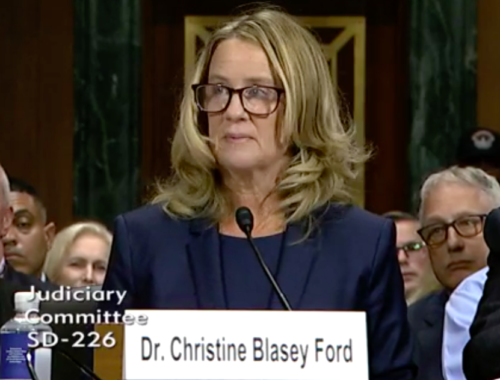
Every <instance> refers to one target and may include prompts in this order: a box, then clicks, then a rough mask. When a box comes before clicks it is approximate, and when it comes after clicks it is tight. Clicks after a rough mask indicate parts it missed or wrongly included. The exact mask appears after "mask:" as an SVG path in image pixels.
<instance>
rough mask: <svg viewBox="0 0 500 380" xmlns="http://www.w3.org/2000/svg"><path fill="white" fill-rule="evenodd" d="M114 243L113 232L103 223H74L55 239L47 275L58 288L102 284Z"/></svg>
mask: <svg viewBox="0 0 500 380" xmlns="http://www.w3.org/2000/svg"><path fill="white" fill-rule="evenodd" d="M111 241H112V236H111V233H110V232H109V231H108V229H107V228H106V227H105V226H104V225H102V224H101V223H97V222H92V221H88V222H80V223H74V224H72V225H70V226H68V227H66V228H64V229H63V230H61V231H60V232H59V233H58V234H57V235H56V237H55V238H54V242H53V244H52V247H51V249H50V250H49V252H48V253H47V256H46V258H45V264H44V273H45V275H46V276H47V278H48V279H49V280H50V281H51V282H53V283H55V284H57V285H65V286H72V287H79V286H87V285H101V284H102V283H103V281H104V276H105V274H106V268H107V265H108V259H109V252H110V248H111Z"/></svg>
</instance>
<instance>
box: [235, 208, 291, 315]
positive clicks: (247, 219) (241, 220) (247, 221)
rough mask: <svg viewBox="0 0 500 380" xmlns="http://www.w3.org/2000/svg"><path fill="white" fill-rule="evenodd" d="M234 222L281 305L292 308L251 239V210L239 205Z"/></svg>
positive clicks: (288, 308) (287, 308) (289, 309)
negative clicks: (248, 244)
mask: <svg viewBox="0 0 500 380" xmlns="http://www.w3.org/2000/svg"><path fill="white" fill-rule="evenodd" d="M235 217H236V222H237V223H238V227H240V230H241V231H242V232H243V233H244V234H245V236H246V237H247V240H248V243H250V246H251V247H252V251H253V252H254V253H255V256H257V260H258V262H259V264H260V266H261V267H262V269H263V270H264V273H265V274H266V276H267V278H268V280H269V282H270V283H271V285H272V287H273V290H274V291H275V292H276V294H277V295H278V298H279V299H280V301H281V304H282V305H283V307H284V308H285V309H286V310H288V311H292V308H291V307H290V304H289V303H288V300H287V299H286V297H285V295H284V294H283V292H282V290H281V288H280V286H279V285H278V283H277V282H276V280H275V278H274V276H273V275H272V273H271V271H270V270H269V267H268V266H267V265H266V262H265V261H264V259H263V258H262V255H261V253H260V251H259V249H258V248H257V246H256V245H255V243H254V241H253V239H252V230H253V214H252V211H250V209H249V208H248V207H240V208H239V209H237V210H236V214H235Z"/></svg>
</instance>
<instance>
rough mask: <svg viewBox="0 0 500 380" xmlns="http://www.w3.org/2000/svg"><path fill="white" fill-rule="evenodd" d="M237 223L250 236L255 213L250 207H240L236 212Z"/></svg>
mask: <svg viewBox="0 0 500 380" xmlns="http://www.w3.org/2000/svg"><path fill="white" fill-rule="evenodd" d="M235 217H236V223H238V227H240V230H241V231H243V233H244V234H245V235H247V236H250V234H251V233H252V230H253V214H252V211H250V209H249V208H248V207H240V208H239V209H237V210H236V213H235Z"/></svg>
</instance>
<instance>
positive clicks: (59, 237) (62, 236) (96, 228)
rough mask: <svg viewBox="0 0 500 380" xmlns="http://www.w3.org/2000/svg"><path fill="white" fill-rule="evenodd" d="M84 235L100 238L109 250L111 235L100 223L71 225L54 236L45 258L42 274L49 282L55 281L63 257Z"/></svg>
mask: <svg viewBox="0 0 500 380" xmlns="http://www.w3.org/2000/svg"><path fill="white" fill-rule="evenodd" d="M84 235H94V236H98V237H100V238H101V239H103V240H104V241H105V242H106V243H107V244H108V245H109V247H110V250H111V242H112V235H111V233H110V232H109V230H108V229H107V228H106V227H105V226H104V225H102V224H101V223H98V222H92V221H88V222H79V223H74V224H71V225H70V226H68V227H66V228H64V229H62V230H61V231H59V232H58V233H57V234H56V236H55V238H54V242H53V243H52V247H51V248H50V250H49V251H48V252H47V256H46V257H45V262H44V265H43V273H45V275H46V276H47V277H48V278H49V280H51V281H53V282H56V281H57V277H58V275H59V271H60V269H61V265H62V261H63V258H64V256H65V255H67V254H68V251H69V249H70V247H71V246H72V245H73V244H74V242H75V241H76V240H77V239H78V238H79V237H81V236H84Z"/></svg>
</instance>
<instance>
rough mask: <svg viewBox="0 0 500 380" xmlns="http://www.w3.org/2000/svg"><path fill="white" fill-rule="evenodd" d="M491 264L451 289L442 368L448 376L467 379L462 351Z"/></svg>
mask: <svg viewBox="0 0 500 380" xmlns="http://www.w3.org/2000/svg"><path fill="white" fill-rule="evenodd" d="M487 273H488V267H485V268H483V269H481V270H480V271H477V272H476V273H473V274H472V275H470V276H469V277H467V278H466V279H464V280H463V281H462V282H461V283H460V285H458V287H457V288H456V289H455V290H454V291H453V293H451V295H450V298H449V299H448V302H447V303H446V307H445V316H444V333H443V358H442V359H443V371H444V377H445V379H446V380H465V379H466V377H465V375H464V371H463V368H462V354H463V350H464V348H465V345H466V344H467V342H468V341H469V339H470V333H469V329H470V326H471V324H472V321H473V319H474V315H475V314H476V311H477V305H478V303H479V300H480V299H481V296H482V295H483V288H484V282H485V281H486V274H487Z"/></svg>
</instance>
